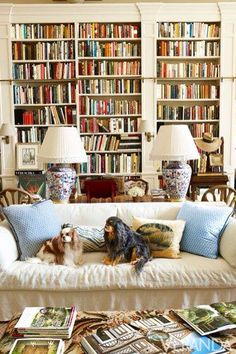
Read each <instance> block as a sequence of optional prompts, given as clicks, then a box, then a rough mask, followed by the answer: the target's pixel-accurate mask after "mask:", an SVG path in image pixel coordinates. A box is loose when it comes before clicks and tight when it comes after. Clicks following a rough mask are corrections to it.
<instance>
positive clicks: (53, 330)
mask: <svg viewBox="0 0 236 354" xmlns="http://www.w3.org/2000/svg"><path fill="white" fill-rule="evenodd" d="M75 317H76V310H75V307H74V306H72V307H26V308H25V309H24V311H23V313H22V315H21V317H20V319H19V321H18V322H17V323H16V325H15V327H14V328H15V332H14V336H16V337H17V336H18V337H20V336H22V337H51V336H53V337H59V338H69V337H70V336H71V334H72V330H73V326H74V322H75Z"/></svg>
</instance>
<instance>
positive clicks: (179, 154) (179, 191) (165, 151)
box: [150, 124, 199, 201]
mask: <svg viewBox="0 0 236 354" xmlns="http://www.w3.org/2000/svg"><path fill="white" fill-rule="evenodd" d="M198 158H199V153H198V150H197V147H196V145H195V142H194V139H193V137H192V135H191V133H190V130H189V128H188V126H187V125H186V124H171V125H163V126H161V127H160V128H159V130H158V133H157V136H156V138H155V140H154V143H153V147H152V150H151V153H150V159H152V160H162V161H168V164H167V165H166V167H164V168H163V169H162V174H163V179H164V182H165V184H166V192H167V194H168V195H169V197H170V199H171V200H172V201H183V200H185V197H186V194H187V191H188V187H189V183H190V179H191V174H192V169H191V166H190V165H189V164H188V163H187V162H186V161H188V160H195V159H198Z"/></svg>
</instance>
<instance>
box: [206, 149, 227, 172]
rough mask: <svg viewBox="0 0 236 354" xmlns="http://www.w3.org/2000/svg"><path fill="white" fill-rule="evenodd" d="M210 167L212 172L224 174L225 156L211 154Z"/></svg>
mask: <svg viewBox="0 0 236 354" xmlns="http://www.w3.org/2000/svg"><path fill="white" fill-rule="evenodd" d="M209 165H210V167H211V169H212V172H223V166H224V157H223V154H217V153H212V154H209Z"/></svg>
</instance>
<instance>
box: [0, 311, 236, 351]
mask: <svg viewBox="0 0 236 354" xmlns="http://www.w3.org/2000/svg"><path fill="white" fill-rule="evenodd" d="M162 313H163V312H162ZM158 314H160V311H157V310H153V311H130V312H120V311H119V312H118V311H112V312H107V311H106V312H81V311H79V312H78V313H77V318H76V322H75V326H74V330H73V334H72V337H71V338H70V339H68V340H65V353H66V354H83V353H84V351H83V350H82V348H81V346H80V341H81V339H82V337H83V336H85V335H87V334H90V333H92V332H93V331H96V330H97V328H98V327H106V326H116V325H119V324H122V323H130V322H131V321H133V320H138V319H142V318H145V317H150V316H156V315H158ZM164 314H167V315H170V316H171V317H172V318H173V316H174V315H173V314H172V313H171V312H170V311H168V310H166V311H164ZM19 316H20V314H17V315H15V316H14V317H13V318H12V319H11V320H10V321H9V322H0V354H6V353H9V351H10V348H11V346H12V344H13V342H14V338H12V337H11V333H12V331H13V328H14V326H15V324H16V322H17V321H18V318H19ZM175 320H178V322H179V323H180V326H181V325H182V323H183V322H182V321H181V320H180V319H177V318H176V317H175ZM186 331H189V330H188V329H186ZM214 340H215V341H217V342H219V343H221V344H224V345H226V346H227V348H230V353H234V354H236V330H235V331H231V332H227V335H226V334H224V335H219V334H218V335H217V336H214Z"/></svg>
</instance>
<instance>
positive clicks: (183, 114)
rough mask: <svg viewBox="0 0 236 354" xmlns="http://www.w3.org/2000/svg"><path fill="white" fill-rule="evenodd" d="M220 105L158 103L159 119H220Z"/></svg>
mask: <svg viewBox="0 0 236 354" xmlns="http://www.w3.org/2000/svg"><path fill="white" fill-rule="evenodd" d="M219 110H220V109H219V106H218V105H209V106H208V105H203V106H168V105H160V104H158V105H157V119H163V120H169V119H172V120H193V121H197V120H213V119H215V120H219V113H220V112H219Z"/></svg>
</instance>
